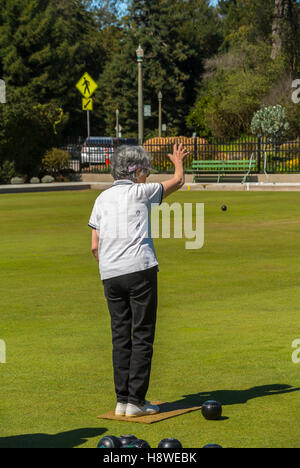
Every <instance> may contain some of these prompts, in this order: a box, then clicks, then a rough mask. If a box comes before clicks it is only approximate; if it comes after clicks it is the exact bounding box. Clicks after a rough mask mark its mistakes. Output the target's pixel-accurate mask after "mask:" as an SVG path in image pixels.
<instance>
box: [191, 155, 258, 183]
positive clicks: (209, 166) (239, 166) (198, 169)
mask: <svg viewBox="0 0 300 468" xmlns="http://www.w3.org/2000/svg"><path fill="white" fill-rule="evenodd" d="M256 167H257V163H256V161H255V160H254V159H253V158H251V159H249V160H247V161H244V160H238V159H237V160H227V161H226V160H225V161H198V160H194V161H193V162H192V166H191V169H192V172H193V174H194V180H193V181H194V182H197V181H198V180H199V179H200V176H201V174H203V173H217V174H218V183H219V182H220V180H221V178H222V177H223V176H224V175H225V174H234V173H241V172H242V173H244V176H243V180H242V183H244V182H245V181H246V180H247V178H248V176H249V174H250V172H251V171H252V170H255V169H256Z"/></svg>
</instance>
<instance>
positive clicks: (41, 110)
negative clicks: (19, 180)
mask: <svg viewBox="0 0 300 468" xmlns="http://www.w3.org/2000/svg"><path fill="white" fill-rule="evenodd" d="M20 96H21V95H20V93H19V92H18V93H13V92H12V90H9V94H8V99H9V105H4V106H2V107H0V135H1V145H0V161H1V160H2V161H4V160H5V159H8V160H10V161H14V163H15V167H16V171H17V172H18V173H20V174H27V175H28V177H31V176H32V175H38V174H39V171H40V164H41V159H42V156H43V154H44V153H45V151H46V150H47V149H48V148H50V147H53V146H55V145H56V143H57V138H58V135H56V134H55V133H54V125H55V122H56V121H57V120H58V114H59V108H58V107H57V105H56V104H55V103H54V102H53V103H51V104H47V105H40V104H39V103H35V102H32V100H31V99H30V98H29V97H28V96H27V95H26V94H25V93H24V94H23V95H22V96H21V97H20ZM19 97H20V98H19ZM59 125H60V124H56V126H55V128H59Z"/></svg>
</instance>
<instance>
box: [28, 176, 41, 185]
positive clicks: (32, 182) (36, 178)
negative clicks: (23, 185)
mask: <svg viewBox="0 0 300 468" xmlns="http://www.w3.org/2000/svg"><path fill="white" fill-rule="evenodd" d="M40 182H41V181H40V179H39V178H38V177H32V178H31V179H30V183H31V184H39V183H40Z"/></svg>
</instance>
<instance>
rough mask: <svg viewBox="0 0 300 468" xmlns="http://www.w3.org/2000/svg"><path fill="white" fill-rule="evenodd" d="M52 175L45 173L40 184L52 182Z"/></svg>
mask: <svg viewBox="0 0 300 468" xmlns="http://www.w3.org/2000/svg"><path fill="white" fill-rule="evenodd" d="M54 180H55V179H54V177H52V176H50V175H46V176H44V177H43V178H42V184H52V182H54Z"/></svg>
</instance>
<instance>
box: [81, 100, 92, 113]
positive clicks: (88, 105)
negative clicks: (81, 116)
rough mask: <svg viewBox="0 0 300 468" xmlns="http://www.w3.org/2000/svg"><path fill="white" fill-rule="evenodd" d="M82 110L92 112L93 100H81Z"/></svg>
mask: <svg viewBox="0 0 300 468" xmlns="http://www.w3.org/2000/svg"><path fill="white" fill-rule="evenodd" d="M82 110H84V111H92V110H93V99H92V98H88V99H86V98H82Z"/></svg>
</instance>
